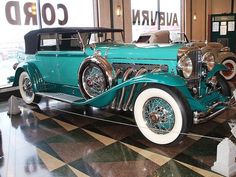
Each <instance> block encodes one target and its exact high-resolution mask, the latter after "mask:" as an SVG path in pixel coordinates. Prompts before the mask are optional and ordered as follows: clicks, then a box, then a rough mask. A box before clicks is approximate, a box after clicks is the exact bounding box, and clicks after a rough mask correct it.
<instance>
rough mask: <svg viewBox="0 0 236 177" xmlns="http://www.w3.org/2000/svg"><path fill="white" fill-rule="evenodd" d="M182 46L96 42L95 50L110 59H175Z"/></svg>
mask: <svg viewBox="0 0 236 177" xmlns="http://www.w3.org/2000/svg"><path fill="white" fill-rule="evenodd" d="M182 47H183V45H181V44H96V47H95V50H100V51H101V53H102V56H107V57H108V58H111V59H112V58H121V59H172V60H177V55H178V51H179V49H180V48H182ZM90 50H92V49H91V48H90ZM90 52H91V51H90Z"/></svg>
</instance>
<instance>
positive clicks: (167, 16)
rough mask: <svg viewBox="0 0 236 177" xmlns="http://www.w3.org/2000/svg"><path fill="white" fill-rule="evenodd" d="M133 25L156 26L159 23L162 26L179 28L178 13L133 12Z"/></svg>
mask: <svg viewBox="0 0 236 177" xmlns="http://www.w3.org/2000/svg"><path fill="white" fill-rule="evenodd" d="M132 17H133V25H138V26H145V25H147V26H155V25H157V24H158V21H159V23H160V25H161V26H179V23H178V17H177V13H169V12H158V11H149V10H134V9H133V10H132Z"/></svg>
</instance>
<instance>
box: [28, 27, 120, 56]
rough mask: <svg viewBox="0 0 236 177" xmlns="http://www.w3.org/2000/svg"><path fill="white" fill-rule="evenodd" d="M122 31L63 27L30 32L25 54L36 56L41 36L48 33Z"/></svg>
mask: <svg viewBox="0 0 236 177" xmlns="http://www.w3.org/2000/svg"><path fill="white" fill-rule="evenodd" d="M122 31H123V30H122V29H112V28H104V27H62V28H42V29H37V30H33V31H30V32H28V33H26V34H25V36H24V39H25V54H35V53H36V52H37V50H38V46H39V42H40V41H39V34H43V33H48V34H50V33H51V34H54V33H60V34H62V33H78V32H79V33H86V32H91V33H99V32H103V33H106V32H122Z"/></svg>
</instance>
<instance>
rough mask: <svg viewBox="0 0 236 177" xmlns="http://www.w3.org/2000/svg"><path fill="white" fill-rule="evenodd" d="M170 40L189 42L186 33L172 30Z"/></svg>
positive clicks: (173, 41)
mask: <svg viewBox="0 0 236 177" xmlns="http://www.w3.org/2000/svg"><path fill="white" fill-rule="evenodd" d="M170 40H171V42H172V43H188V39H187V37H186V35H185V34H184V33H180V32H170Z"/></svg>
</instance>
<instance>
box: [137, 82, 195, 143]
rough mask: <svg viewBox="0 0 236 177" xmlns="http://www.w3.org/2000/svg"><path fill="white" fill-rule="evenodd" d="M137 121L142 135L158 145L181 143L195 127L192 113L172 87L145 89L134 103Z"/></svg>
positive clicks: (147, 87) (161, 86) (155, 86)
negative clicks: (190, 128) (184, 134)
mask: <svg viewBox="0 0 236 177" xmlns="http://www.w3.org/2000/svg"><path fill="white" fill-rule="evenodd" d="M134 118H135V121H136V124H137V126H138V128H139V130H140V131H141V133H142V134H143V135H144V136H145V137H146V138H147V139H149V140H150V141H152V142H154V143H156V144H162V145H168V144H175V143H178V142H179V141H180V140H181V139H182V137H183V133H185V132H187V130H188V129H189V127H190V126H191V125H192V111H191V109H190V107H189V105H188V103H187V101H186V100H185V99H184V97H183V96H182V94H181V93H180V92H179V91H178V90H177V89H175V88H173V87H168V86H163V85H149V86H146V87H145V88H144V89H143V90H142V91H141V92H140V94H139V95H138V97H137V99H136V101H135V104H134Z"/></svg>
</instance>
